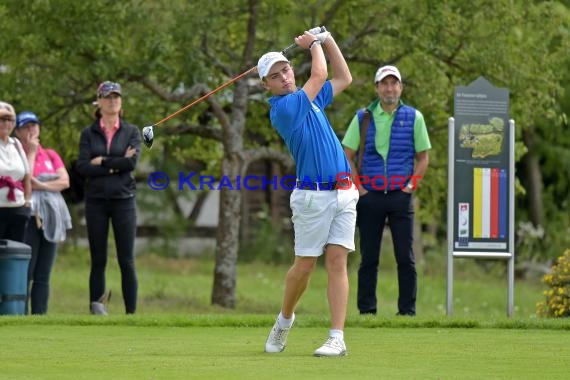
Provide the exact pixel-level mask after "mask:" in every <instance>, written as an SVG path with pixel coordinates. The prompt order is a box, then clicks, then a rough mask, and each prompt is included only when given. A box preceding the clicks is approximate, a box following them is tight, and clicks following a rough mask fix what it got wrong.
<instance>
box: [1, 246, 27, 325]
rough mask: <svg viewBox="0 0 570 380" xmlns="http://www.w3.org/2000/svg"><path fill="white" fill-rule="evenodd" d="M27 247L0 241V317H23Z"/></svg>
mask: <svg viewBox="0 0 570 380" xmlns="http://www.w3.org/2000/svg"><path fill="white" fill-rule="evenodd" d="M31 257H32V248H31V247H30V246H29V245H26V244H24V243H20V242H17V241H12V240H4V239H0V315H23V314H24V313H25V310H26V299H27V294H28V265H29V264H30V259H31Z"/></svg>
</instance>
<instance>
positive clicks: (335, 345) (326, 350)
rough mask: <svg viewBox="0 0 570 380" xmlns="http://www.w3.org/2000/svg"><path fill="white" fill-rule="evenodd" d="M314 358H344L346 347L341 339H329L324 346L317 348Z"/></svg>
mask: <svg viewBox="0 0 570 380" xmlns="http://www.w3.org/2000/svg"><path fill="white" fill-rule="evenodd" d="M314 355H315V356H345V355H346V345H345V344H344V340H342V339H341V338H334V337H332V336H331V337H329V338H328V339H327V341H326V342H325V344H323V345H322V346H321V347H319V348H317V349H316V351H315V354H314Z"/></svg>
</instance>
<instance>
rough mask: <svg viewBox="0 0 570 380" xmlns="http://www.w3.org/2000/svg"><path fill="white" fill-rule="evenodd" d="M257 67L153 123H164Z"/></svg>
mask: <svg viewBox="0 0 570 380" xmlns="http://www.w3.org/2000/svg"><path fill="white" fill-rule="evenodd" d="M256 68H257V66H253V67H252V68H251V69H249V70H247V71H244V72H243V73H241V74H240V75H238V76H237V77H235V78H233V79H230V80H229V81H227V82H226V83H224V84H222V85H221V86H219V87H217V88H215V89H213V90H212V91H210V92H208V93H207V94H206V95H204V96H202V97H200V98H198V99H196V100H194V101H193V102H192V103H190V104H188V105H187V106H185V107H184V108H181V109H179V110H178V111H176V112H174V113H173V114H171V115H168V116H167V117H165V118H164V119H162V120H160V121H159V122H157V123H155V124H153V125H154V126H157V125H159V124H162V123H164V122H165V121H167V120H170V119H172V118H173V117H175V116H176V115H178V114H180V113H182V112H184V111H186V110H187V109H188V108H190V107H192V106H193V105H195V104H197V103H200V102H201V101H202V100H204V99H206V98H207V97H209V96H211V95H213V94H215V93H216V92H218V91H220V90H221V89H223V88H225V87H227V86H229V85H230V84H232V83H234V82H235V81H237V80H239V79H241V78H243V77H244V76H246V75H247V74H249V73H251V72H252V71H253V70H255V69H256Z"/></svg>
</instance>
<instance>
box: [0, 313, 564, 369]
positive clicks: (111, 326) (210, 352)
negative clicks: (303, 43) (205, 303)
mask: <svg viewBox="0 0 570 380" xmlns="http://www.w3.org/2000/svg"><path fill="white" fill-rule="evenodd" d="M90 318H91V319H95V318H96V317H90ZM134 318H139V317H134ZM140 318H142V319H143V320H144V319H145V318H146V317H140ZM233 318H234V321H235V320H236V319H241V320H242V322H243V323H247V318H243V317H237V316H236V317H233ZM30 319H32V318H30ZM44 319H45V318H44ZM99 319H100V318H99ZM127 319H128V317H121V318H116V317H115V319H113V318H111V319H108V320H107V321H108V322H109V323H101V324H95V325H90V324H89V321H87V320H85V321H84V323H86V324H84V325H72V326H69V325H65V324H55V325H47V324H44V323H42V322H41V321H40V322H37V323H36V324H29V325H22V324H13V325H4V326H2V327H0V332H1V333H2V341H3V344H2V345H1V346H0V355H1V357H2V368H1V370H0V371H1V372H0V378H2V379H54V380H56V379H57V380H59V379H74V380H75V379H190V378H192V379H549V380H550V379H567V378H568V373H569V371H570V362H569V361H568V358H569V357H570V346H569V345H568V341H569V338H570V332H569V331H568V330H566V331H560V330H536V329H530V330H529V329H525V330H520V329H488V328H477V329H466V328H401V327H400V328H365V327H351V328H348V329H347V331H346V341H347V345H348V356H346V357H344V358H315V357H313V356H312V352H313V350H314V349H315V348H317V347H318V346H319V345H320V344H321V343H322V342H323V340H324V337H325V334H326V330H325V329H323V328H322V327H321V328H317V327H303V326H296V327H294V329H293V330H292V331H291V334H290V336H289V344H288V346H287V348H286V350H285V351H284V352H282V353H280V354H266V353H264V352H263V343H264V341H265V337H266V335H267V332H268V329H269V325H268V326H266V327H243V326H242V327H237V326H229V327H204V326H186V327H176V326H170V325H169V317H168V316H167V315H164V314H163V315H161V316H156V317H153V319H154V322H152V323H149V325H147V326H129V321H128V320H127ZM174 319H175V320H176V318H174ZM139 322H140V321H139ZM149 322H150V320H149ZM160 323H162V324H163V325H157V324H160Z"/></svg>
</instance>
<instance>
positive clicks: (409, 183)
mask: <svg viewBox="0 0 570 380" xmlns="http://www.w3.org/2000/svg"><path fill="white" fill-rule="evenodd" d="M406 189H408V190H411V191H414V190H415V189H414V185H412V183H411V182H408V184H407V185H406Z"/></svg>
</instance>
